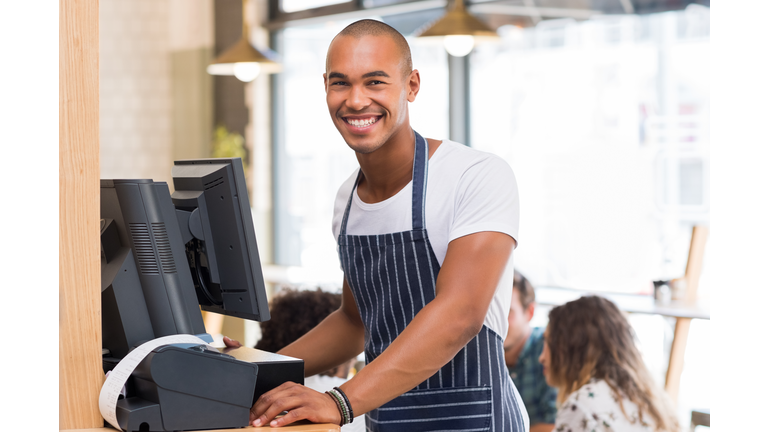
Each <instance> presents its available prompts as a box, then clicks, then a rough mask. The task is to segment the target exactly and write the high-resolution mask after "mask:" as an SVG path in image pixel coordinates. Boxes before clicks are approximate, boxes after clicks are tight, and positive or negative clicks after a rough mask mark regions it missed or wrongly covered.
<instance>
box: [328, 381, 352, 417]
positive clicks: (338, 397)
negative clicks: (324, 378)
mask: <svg viewBox="0 0 768 432" xmlns="http://www.w3.org/2000/svg"><path fill="white" fill-rule="evenodd" d="M326 393H328V394H329V395H330V396H331V398H332V399H333V401H334V402H336V407H337V408H338V409H339V413H341V422H340V423H339V426H344V425H345V424H349V423H352V420H353V419H354V416H353V415H352V407H351V406H350V405H349V400H348V399H347V397H346V395H345V394H344V392H342V391H341V390H339V388H338V387H336V388H334V389H332V390H328V391H327V392H326Z"/></svg>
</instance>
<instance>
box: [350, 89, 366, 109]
mask: <svg viewBox="0 0 768 432" xmlns="http://www.w3.org/2000/svg"><path fill="white" fill-rule="evenodd" d="M370 104H371V100H370V98H368V95H367V94H366V92H365V89H364V88H363V87H362V86H352V88H351V89H350V92H349V98H347V106H348V107H349V108H350V109H351V110H354V111H362V110H363V109H365V108H366V107H367V106H368V105H370Z"/></svg>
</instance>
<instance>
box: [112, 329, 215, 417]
mask: <svg viewBox="0 0 768 432" xmlns="http://www.w3.org/2000/svg"><path fill="white" fill-rule="evenodd" d="M176 343H193V344H199V345H208V344H207V343H206V342H205V341H204V340H202V339H200V338H199V337H197V336H192V335H187V334H180V335H171V336H163V337H161V338H157V339H152V340H151V341H149V342H145V343H143V344H141V345H140V346H139V347H137V348H135V349H134V350H133V351H131V352H130V353H128V355H126V356H125V357H123V359H122V360H120V363H118V364H117V366H115V368H114V369H112V371H111V372H110V373H109V375H108V376H107V379H106V381H104V385H103V386H101V393H99V411H101V416H102V417H104V420H106V421H107V422H109V424H111V425H112V426H114V427H115V429H117V430H122V429H121V428H120V425H118V424H117V410H116V407H117V400H118V398H119V396H120V392H121V391H122V389H123V386H124V385H125V382H126V381H128V378H129V377H130V376H131V373H132V372H133V371H134V369H136V367H137V366H138V365H139V363H141V361H142V360H144V357H146V356H147V355H149V353H150V352H152V350H154V349H155V348H157V347H159V346H162V345H170V344H176Z"/></svg>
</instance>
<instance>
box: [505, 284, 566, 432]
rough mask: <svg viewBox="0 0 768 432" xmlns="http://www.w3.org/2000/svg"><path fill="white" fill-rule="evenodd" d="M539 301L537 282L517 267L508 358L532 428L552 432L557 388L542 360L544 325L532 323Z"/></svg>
mask: <svg viewBox="0 0 768 432" xmlns="http://www.w3.org/2000/svg"><path fill="white" fill-rule="evenodd" d="M535 302H536V294H535V292H534V288H533V285H531V283H530V281H528V279H526V278H525V276H523V275H522V274H520V273H519V272H518V271H517V270H515V280H514V290H513V291H512V303H511V304H510V307H509V330H508V331H507V337H506V339H505V340H504V361H505V362H506V364H507V370H509V376H510V377H511V378H512V381H514V383H515V387H517V391H519V392H520V397H522V399H523V403H524V404H525V409H526V410H527V411H528V416H529V417H530V419H531V432H551V431H552V429H554V427H555V416H556V414H557V389H555V388H553V387H550V386H549V385H548V384H547V381H546V379H545V378H544V372H543V367H542V366H541V363H540V362H539V356H540V355H541V351H542V350H543V348H544V328H543V327H531V325H530V321H531V318H533V313H534V310H535V307H536V303H535Z"/></svg>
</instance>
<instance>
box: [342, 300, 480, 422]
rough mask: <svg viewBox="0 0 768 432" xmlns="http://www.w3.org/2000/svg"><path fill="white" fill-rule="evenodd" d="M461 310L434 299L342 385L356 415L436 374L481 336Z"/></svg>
mask: <svg viewBox="0 0 768 432" xmlns="http://www.w3.org/2000/svg"><path fill="white" fill-rule="evenodd" d="M459 309H460V308H458V307H456V305H447V304H441V302H440V301H439V300H438V299H435V300H433V301H432V302H431V303H429V304H428V305H427V306H426V307H424V308H423V309H422V310H421V312H419V313H418V314H417V315H416V317H415V318H414V319H413V321H411V323H410V324H408V327H406V329H405V331H403V332H402V333H401V334H400V335H399V336H398V337H397V338H396V339H395V340H394V341H393V342H392V344H391V345H390V346H389V347H388V348H387V349H386V350H385V351H384V352H383V353H382V354H381V355H380V356H379V357H378V358H377V359H376V360H374V361H373V362H371V363H369V364H368V365H366V367H364V368H363V369H362V370H361V371H360V372H359V373H358V374H357V375H356V376H355V377H354V378H353V379H351V380H350V381H348V382H347V383H345V384H343V385H342V387H341V388H342V389H343V390H344V391H345V392H346V393H347V396H348V397H349V399H350V402H351V404H352V406H353V408H354V410H355V414H356V415H359V414H363V413H366V412H368V411H370V410H372V409H374V408H377V407H379V406H381V405H383V404H384V403H386V402H388V401H390V400H392V399H394V398H395V397H397V396H399V395H401V394H403V393H405V392H407V391H408V390H411V389H413V388H414V387H415V386H417V385H418V384H419V383H421V382H423V381H424V380H426V379H428V378H429V377H431V376H432V375H434V374H435V373H436V372H437V371H438V370H439V369H440V368H441V367H443V366H444V365H445V364H446V363H448V362H449V361H450V360H451V359H452V358H453V357H454V356H455V355H456V354H457V353H458V352H459V351H460V350H461V348H462V347H464V346H465V345H466V344H467V342H469V340H471V339H472V337H474V336H475V335H476V334H477V330H478V328H477V326H474V325H468V324H467V323H466V322H465V321H463V320H462V319H460V317H461V313H460V312H461V311H460V310H459ZM446 317H452V318H451V319H449V320H446ZM454 317H459V318H455V319H454Z"/></svg>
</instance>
